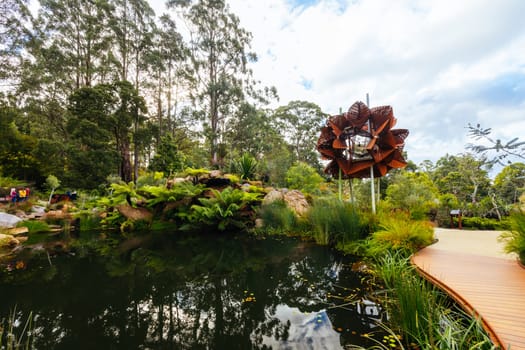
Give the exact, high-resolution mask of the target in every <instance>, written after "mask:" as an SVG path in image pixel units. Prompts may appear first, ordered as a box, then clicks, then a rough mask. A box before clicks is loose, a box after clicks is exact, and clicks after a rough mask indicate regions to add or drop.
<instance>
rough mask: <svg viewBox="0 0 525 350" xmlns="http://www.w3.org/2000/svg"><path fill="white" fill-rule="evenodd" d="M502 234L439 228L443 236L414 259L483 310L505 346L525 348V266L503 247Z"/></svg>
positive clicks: (491, 330)
mask: <svg viewBox="0 0 525 350" xmlns="http://www.w3.org/2000/svg"><path fill="white" fill-rule="evenodd" d="M500 234H501V232H499V231H467V230H454V229H441V228H436V229H435V236H436V238H437V239H438V242H437V243H435V244H433V245H431V246H428V247H426V248H424V249H422V250H421V251H419V252H418V253H417V254H415V255H414V256H413V257H412V263H413V264H414V265H415V266H416V267H417V269H418V271H419V272H420V273H421V274H422V275H423V276H424V277H426V278H427V279H429V280H430V281H431V282H432V283H434V284H436V285H438V286H439V287H441V288H443V289H444V290H445V291H446V292H447V293H448V294H450V295H451V296H452V297H453V298H454V299H455V300H457V301H458V302H459V303H460V304H461V305H463V306H464V307H465V309H467V310H468V311H469V312H471V313H474V314H477V315H479V316H480V317H481V320H482V322H483V325H484V327H485V329H486V330H487V331H488V333H489V334H490V335H491V338H492V339H493V341H494V342H495V343H496V344H499V345H501V347H502V349H507V350H509V349H512V350H518V349H524V350H525V269H524V268H522V267H521V266H520V265H519V264H518V262H517V261H516V256H514V255H508V254H505V253H504V252H503V245H502V243H500V242H498V240H497V237H498V236H499V235H500Z"/></svg>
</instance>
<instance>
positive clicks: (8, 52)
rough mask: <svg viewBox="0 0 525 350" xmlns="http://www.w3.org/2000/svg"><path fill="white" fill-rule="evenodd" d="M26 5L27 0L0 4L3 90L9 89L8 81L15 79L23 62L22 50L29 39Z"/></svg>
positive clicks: (29, 22)
mask: <svg viewBox="0 0 525 350" xmlns="http://www.w3.org/2000/svg"><path fill="white" fill-rule="evenodd" d="M28 5H29V1H28V0H3V1H1V2H0V13H1V14H2V15H0V82H2V86H3V89H5V88H7V87H10V85H11V83H9V80H11V79H14V78H16V72H17V71H18V67H19V66H20V65H21V63H22V61H23V56H22V52H23V49H24V47H25V45H26V43H27V41H28V40H29V39H30V38H31V28H30V27H31V20H32V16H31V13H30V11H29V9H28Z"/></svg>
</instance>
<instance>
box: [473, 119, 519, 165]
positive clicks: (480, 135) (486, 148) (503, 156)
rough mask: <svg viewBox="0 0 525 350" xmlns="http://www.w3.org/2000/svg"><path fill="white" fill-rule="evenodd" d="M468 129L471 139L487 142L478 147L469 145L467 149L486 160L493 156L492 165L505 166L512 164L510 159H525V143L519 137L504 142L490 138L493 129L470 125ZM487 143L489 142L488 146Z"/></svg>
mask: <svg viewBox="0 0 525 350" xmlns="http://www.w3.org/2000/svg"><path fill="white" fill-rule="evenodd" d="M468 129H469V136H470V137H471V138H473V139H475V140H477V141H479V140H483V141H485V142H483V144H477V145H476V144H468V145H467V148H468V149H470V150H472V151H473V152H474V153H477V154H480V155H481V156H482V157H484V158H487V157H488V156H489V155H490V154H491V155H492V156H491V159H490V163H491V164H495V163H498V164H501V165H503V164H505V163H507V162H508V163H510V161H509V158H520V159H525V141H520V139H519V138H518V137H515V138H513V139H511V140H509V141H506V142H504V141H502V140H500V139H494V138H492V137H491V136H490V134H491V133H492V129H491V128H487V129H484V128H483V127H481V125H480V124H477V125H476V126H473V125H471V124H469V125H468ZM486 141H488V145H487V142H486Z"/></svg>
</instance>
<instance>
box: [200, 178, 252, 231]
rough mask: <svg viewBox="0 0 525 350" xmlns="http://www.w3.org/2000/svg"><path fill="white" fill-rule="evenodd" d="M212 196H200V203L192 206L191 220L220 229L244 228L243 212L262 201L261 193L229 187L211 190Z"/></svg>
mask: <svg viewBox="0 0 525 350" xmlns="http://www.w3.org/2000/svg"><path fill="white" fill-rule="evenodd" d="M210 191H211V193H212V195H213V196H212V197H211V198H199V202H200V203H201V204H200V205H197V204H196V205H193V206H192V207H191V210H192V213H191V215H190V221H191V222H192V223H194V224H195V223H203V224H205V225H207V226H212V227H216V228H217V229H218V230H219V231H224V230H226V229H228V228H234V227H235V228H244V227H245V220H243V217H242V212H243V210H245V209H248V208H247V205H248V204H250V203H254V202H258V201H260V197H261V196H260V194H259V193H248V192H244V191H242V190H239V189H233V188H231V187H228V188H226V189H224V190H223V191H217V190H214V189H211V190H210Z"/></svg>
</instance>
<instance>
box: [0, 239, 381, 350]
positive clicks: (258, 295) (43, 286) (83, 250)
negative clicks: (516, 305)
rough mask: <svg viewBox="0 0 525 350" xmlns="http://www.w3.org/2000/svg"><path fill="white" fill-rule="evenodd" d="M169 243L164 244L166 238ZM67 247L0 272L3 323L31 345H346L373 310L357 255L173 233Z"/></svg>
mask: <svg viewBox="0 0 525 350" xmlns="http://www.w3.org/2000/svg"><path fill="white" fill-rule="evenodd" d="M168 237H169V238H168ZM98 238H99V239H95V240H94V239H78V240H75V241H74V242H71V241H68V242H66V243H65V244H66V245H67V247H66V248H67V249H66V250H67V251H68V253H62V254H55V255H53V254H52V255H51V256H50V257H49V258H48V255H47V253H46V251H45V250H39V251H37V253H36V254H35V253H33V254H31V256H30V257H29V256H28V257H26V258H23V257H18V258H16V261H15V260H13V261H12V262H11V264H10V265H9V266H8V267H5V266H4V267H2V271H1V272H0V298H1V300H2V303H1V306H0V318H7V316H8V315H9V313H10V312H12V311H13V310H15V308H16V318H17V320H18V322H17V323H18V324H19V325H20V326H19V329H18V331H19V332H20V328H21V327H22V326H23V322H24V320H25V319H27V316H28V315H29V314H30V313H32V315H33V320H34V326H33V334H34V347H35V348H36V349H77V350H78V349H269V348H272V349H344V347H345V345H349V344H355V345H363V346H367V345H372V344H371V343H367V342H366V338H364V337H363V336H362V335H363V334H368V333H371V332H373V331H374V330H376V328H373V325H374V319H375V318H377V314H378V313H379V312H380V310H379V308H378V307H377V306H375V305H374V304H370V303H369V302H368V301H367V300H366V297H365V291H364V287H363V286H362V285H361V279H362V277H363V275H362V274H360V273H358V272H354V271H353V269H352V264H353V263H354V262H355V259H352V258H349V257H344V256H342V255H340V254H338V253H337V252H334V251H333V250H331V249H328V248H326V247H320V246H317V245H314V244H312V243H307V242H302V241H300V240H296V239H291V238H284V239H283V238H280V239H254V238H250V237H246V236H236V237H235V238H233V237H232V236H228V237H225V236H214V235H192V236H179V237H177V238H174V237H172V235H169V234H163V235H154V236H151V235H150V236H144V237H135V238H131V239H129V240H127V241H125V242H124V243H122V242H121V241H117V240H113V239H111V238H108V237H107V236H105V235H100V236H98Z"/></svg>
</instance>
